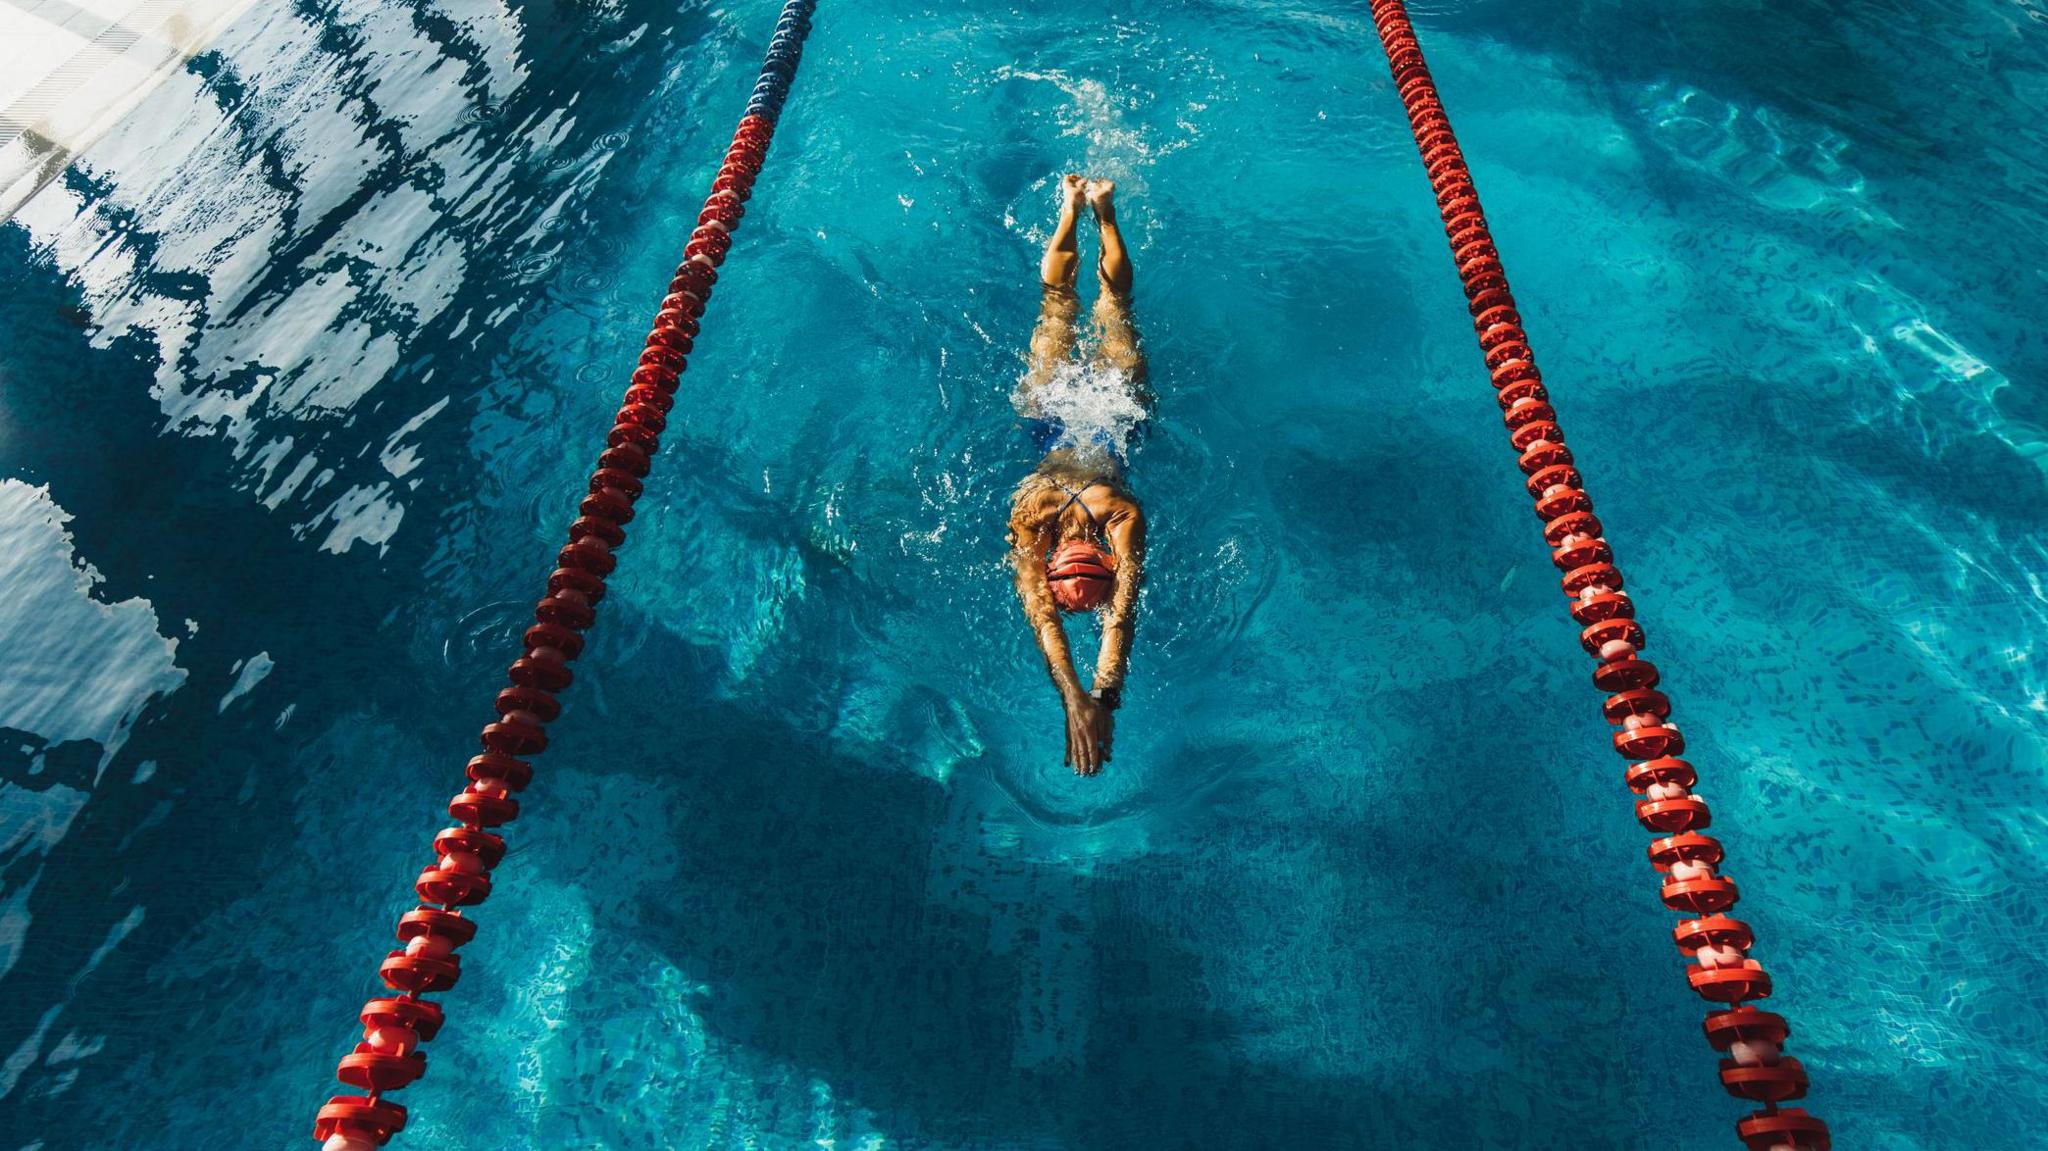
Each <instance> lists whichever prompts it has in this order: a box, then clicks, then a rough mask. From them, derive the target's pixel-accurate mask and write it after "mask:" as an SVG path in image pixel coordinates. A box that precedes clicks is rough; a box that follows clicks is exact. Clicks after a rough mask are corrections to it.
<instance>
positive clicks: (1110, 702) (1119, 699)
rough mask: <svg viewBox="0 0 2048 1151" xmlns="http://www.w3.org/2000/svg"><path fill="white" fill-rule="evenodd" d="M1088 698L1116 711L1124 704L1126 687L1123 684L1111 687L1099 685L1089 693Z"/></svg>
mask: <svg viewBox="0 0 2048 1151" xmlns="http://www.w3.org/2000/svg"><path fill="white" fill-rule="evenodd" d="M1088 698H1089V699H1092V700H1094V701H1095V702H1096V703H1099V704H1101V705H1102V706H1104V707H1106V708H1108V709H1109V710H1111V711H1115V710H1116V709H1117V708H1120V707H1122V706H1123V705H1124V689H1123V686H1122V685H1121V684H1118V685H1113V686H1110V687H1098V688H1096V689H1095V690H1094V691H1091V692H1089V693H1088Z"/></svg>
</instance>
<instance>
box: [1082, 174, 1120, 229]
mask: <svg viewBox="0 0 2048 1151" xmlns="http://www.w3.org/2000/svg"><path fill="white" fill-rule="evenodd" d="M1083 192H1084V194H1085V195H1086V196H1087V197H1088V207H1089V208H1091V209H1093V210H1094V212H1095V218H1096V219H1098V220H1107V221H1109V222H1110V223H1115V222H1116V181H1114V180H1090V181H1088V182H1087V183H1086V184H1085V185H1083Z"/></svg>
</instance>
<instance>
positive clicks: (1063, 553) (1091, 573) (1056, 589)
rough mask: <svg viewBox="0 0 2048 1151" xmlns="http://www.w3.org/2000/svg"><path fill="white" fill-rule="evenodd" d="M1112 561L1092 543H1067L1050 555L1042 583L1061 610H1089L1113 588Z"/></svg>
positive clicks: (1104, 601) (1111, 558)
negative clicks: (1045, 584) (1047, 587)
mask: <svg viewBox="0 0 2048 1151" xmlns="http://www.w3.org/2000/svg"><path fill="white" fill-rule="evenodd" d="M1115 569H1116V558H1115V557H1114V556H1111V555H1110V554H1109V553H1108V552H1107V551H1105V550H1103V547H1102V545H1101V544H1098V543H1096V542H1095V541H1093V540H1081V539H1075V540H1068V541H1067V542H1066V543H1063V544H1061V545H1060V546H1059V550H1058V551H1055V552H1054V553H1052V562H1051V563H1049V564H1047V565H1046V572H1045V576H1046V582H1047V583H1049V584H1051V585H1052V601H1053V602H1054V603H1056V604H1058V605H1060V610H1061V611H1093V610H1094V609H1096V608H1099V607H1101V606H1102V605H1103V604H1104V603H1106V602H1108V600H1109V593H1110V589H1112V588H1114V587H1115V586H1116V575H1115Z"/></svg>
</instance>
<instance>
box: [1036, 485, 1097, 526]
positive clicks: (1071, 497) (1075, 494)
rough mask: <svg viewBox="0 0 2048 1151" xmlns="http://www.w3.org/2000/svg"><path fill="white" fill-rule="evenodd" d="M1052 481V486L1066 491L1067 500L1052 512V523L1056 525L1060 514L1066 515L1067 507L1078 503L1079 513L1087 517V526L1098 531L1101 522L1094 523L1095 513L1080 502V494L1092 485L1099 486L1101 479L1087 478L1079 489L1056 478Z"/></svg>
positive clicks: (1084, 492)
mask: <svg viewBox="0 0 2048 1151" xmlns="http://www.w3.org/2000/svg"><path fill="white" fill-rule="evenodd" d="M1048 478H1050V477H1048ZM1052 482H1053V486H1054V487H1056V488H1058V489H1059V490H1061V491H1063V492H1065V493H1067V502H1066V503H1063V504H1061V505H1060V510H1058V511H1056V512H1054V513H1052V522H1053V523H1054V524H1055V525H1057V524H1058V523H1059V522H1060V517H1061V516H1063V515H1066V514H1067V509H1068V508H1070V507H1073V506H1074V505H1075V504H1080V505H1081V514H1082V515H1084V516H1087V517H1088V526H1089V527H1091V528H1094V529H1095V530H1096V531H1098V532H1099V531H1101V530H1102V525H1101V524H1098V523H1096V522H1095V513H1094V512H1091V511H1089V510H1088V505H1087V504H1085V503H1082V501H1081V497H1082V496H1083V495H1084V494H1086V493H1087V491H1088V489H1089V488H1093V487H1099V486H1101V484H1102V481H1101V480H1089V481H1088V482H1087V483H1085V484H1082V485H1081V487H1080V488H1079V490H1076V489H1074V488H1070V487H1068V486H1067V485H1065V484H1063V483H1061V482H1060V481H1058V480H1056V479H1055V480H1053V481H1052Z"/></svg>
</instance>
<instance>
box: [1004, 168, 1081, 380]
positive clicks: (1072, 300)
mask: <svg viewBox="0 0 2048 1151" xmlns="http://www.w3.org/2000/svg"><path fill="white" fill-rule="evenodd" d="M1082 194H1083V184H1082V182H1081V177H1079V176H1075V175H1071V174H1070V175H1066V176H1062V177H1061V178H1060V218H1059V222H1058V223H1057V224H1056V225H1054V227H1053V232H1052V239H1051V240H1049V241H1047V243H1046V245H1045V258H1044V259H1043V260H1041V261H1040V262H1039V265H1038V278H1039V287H1040V295H1039V302H1038V326H1037V327H1035V328H1033V329H1032V331H1031V356H1030V367H1029V368H1028V369H1027V370H1026V371H1025V373H1024V382H1023V384H1022V385H1021V386H1019V388H1018V389H1017V411H1018V413H1019V414H1021V415H1025V416H1034V415H1036V414H1037V412H1036V411H1035V410H1034V408H1035V405H1034V404H1033V403H1032V401H1031V396H1032V393H1034V392H1036V391H1037V390H1038V389H1039V388H1041V387H1043V386H1044V385H1045V382H1046V381H1047V380H1050V379H1051V378H1052V374H1053V372H1054V371H1055V370H1057V369H1058V368H1059V366H1060V364H1062V363H1063V362H1065V361H1066V358H1067V357H1068V356H1069V355H1072V354H1073V351H1074V342H1075V339H1076V333H1075V330H1074V324H1075V321H1076V320H1077V319H1078V318H1079V317H1080V314H1081V299H1080V297H1079V296H1076V295H1075V294H1074V277H1075V273H1076V270H1077V269H1078V268H1079V267H1080V265H1081V246H1080V243H1079V241H1078V240H1076V238H1075V230H1076V229H1077V228H1078V227H1079V225H1080V218H1081V199H1082Z"/></svg>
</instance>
